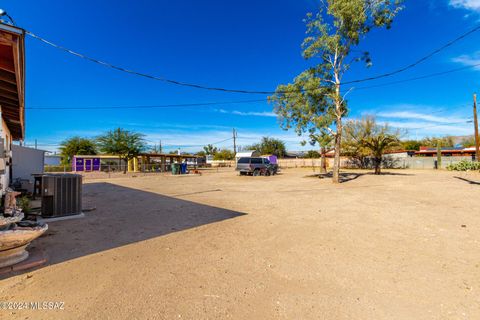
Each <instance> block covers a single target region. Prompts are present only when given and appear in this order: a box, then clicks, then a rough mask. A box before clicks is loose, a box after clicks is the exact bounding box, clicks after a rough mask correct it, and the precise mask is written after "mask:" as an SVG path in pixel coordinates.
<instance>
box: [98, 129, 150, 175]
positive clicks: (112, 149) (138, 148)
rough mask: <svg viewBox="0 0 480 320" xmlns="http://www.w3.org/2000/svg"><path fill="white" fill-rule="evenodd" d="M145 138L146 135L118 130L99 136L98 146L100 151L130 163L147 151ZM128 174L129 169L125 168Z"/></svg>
mask: <svg viewBox="0 0 480 320" xmlns="http://www.w3.org/2000/svg"><path fill="white" fill-rule="evenodd" d="M143 137H144V135H143V134H141V133H137V132H133V131H128V130H125V129H122V128H117V129H115V130H111V131H108V132H106V133H105V134H103V135H101V136H99V137H98V138H97V144H98V147H99V149H100V151H102V152H104V153H108V154H113V155H117V156H118V157H119V158H120V159H122V160H125V162H128V160H130V159H133V158H134V157H136V156H137V155H138V154H139V153H141V152H142V151H144V150H145V149H146V144H145V140H144V138H143ZM126 172H127V168H126V167H125V169H124V173H126Z"/></svg>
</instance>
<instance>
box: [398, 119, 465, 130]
mask: <svg viewBox="0 0 480 320" xmlns="http://www.w3.org/2000/svg"><path fill="white" fill-rule="evenodd" d="M471 122H472V120H468V121H461V122H450V123H440V124H436V125H432V126H426V127H419V128H403V129H407V130H420V129H427V128H434V127H441V126H452V125H455V124H465V123H471Z"/></svg>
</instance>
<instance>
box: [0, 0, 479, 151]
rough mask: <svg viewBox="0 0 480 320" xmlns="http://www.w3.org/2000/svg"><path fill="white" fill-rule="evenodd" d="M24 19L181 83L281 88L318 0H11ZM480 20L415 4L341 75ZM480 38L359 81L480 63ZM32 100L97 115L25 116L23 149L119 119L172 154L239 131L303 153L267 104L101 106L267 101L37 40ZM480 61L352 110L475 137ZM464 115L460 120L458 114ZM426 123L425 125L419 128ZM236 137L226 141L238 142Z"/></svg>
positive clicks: (416, 53)
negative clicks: (361, 61) (362, 60)
mask: <svg viewBox="0 0 480 320" xmlns="http://www.w3.org/2000/svg"><path fill="white" fill-rule="evenodd" d="M0 3H1V7H2V8H4V9H6V10H7V11H8V12H9V14H10V15H11V16H13V17H14V19H15V21H16V23H17V25H19V26H21V27H23V28H25V29H27V30H29V31H31V32H33V33H35V34H38V35H40V36H42V37H44V38H46V39H48V40H50V41H52V42H55V43H57V44H59V45H62V46H65V47H68V48H71V49H73V50H76V51H79V52H81V53H84V54H86V55H89V56H92V57H94V58H98V59H101V60H104V61H108V62H110V63H112V64H116V65H120V66H123V67H126V68H129V69H133V70H137V71H140V72H145V73H150V74H154V75H158V76H162V77H166V78H171V79H176V80H180V81H185V82H192V83H198V84H204V85H208V86H220V87H227V88H240V89H248V90H267V91H268V90H274V89H275V87H276V86H277V85H278V84H280V83H287V82H289V81H291V80H292V79H293V77H295V76H296V75H297V74H298V73H300V72H301V71H302V70H303V69H305V67H306V65H307V63H306V62H305V61H304V60H303V58H302V57H301V50H300V44H301V42H302V40H303V37H304V35H305V26H304V24H303V22H302V19H303V18H304V16H305V14H306V13H307V12H309V11H314V10H315V8H316V7H317V6H318V2H317V1H313V0H275V1H274V0H262V1H258V0H244V1H224V0H205V1H194V0H189V1H187V0H184V1H154V0H150V1H147V0H139V1H118V0H117V1H106V0H104V1H102V0H96V1H91V0H83V1H54V0H48V1H45V0H36V1H1V2H0ZM479 23H480V0H423V1H417V0H406V1H405V10H403V11H402V12H401V13H400V15H399V16H398V18H397V19H396V21H395V23H394V25H393V28H392V29H391V30H385V29H381V30H374V31H373V32H371V33H370V34H369V35H368V37H367V38H366V39H365V40H364V41H363V42H362V44H361V46H360V47H359V49H360V50H368V51H369V52H370V53H371V55H372V58H373V63H374V65H373V67H372V68H369V69H365V68H363V66H360V65H359V66H356V67H354V68H353V69H352V70H351V72H350V74H349V75H348V76H347V77H346V78H345V80H349V79H350V80H351V79H357V78H363V77H366V76H371V75H376V74H379V73H383V72H387V71H391V70H394V69H397V68H399V67H402V66H404V65H406V64H409V63H411V62H413V61H415V60H416V59H418V58H420V57H422V56H423V55H425V54H427V53H429V52H430V51H432V50H433V49H436V48H437V47H439V46H441V45H443V44H444V43H446V42H447V41H449V40H451V39H453V38H455V37H457V36H458V35H460V34H462V33H464V32H465V31H467V30H470V29H471V28H473V27H474V26H476V25H477V24H479ZM479 40H480V32H477V33H475V34H473V35H472V36H470V37H469V38H467V39H465V40H463V41H461V42H459V43H457V44H456V45H455V46H453V47H451V48H449V49H447V50H445V51H443V52H442V53H440V54H438V55H436V56H435V57H433V58H432V59H430V60H428V61H427V62H425V63H423V64H421V65H420V66H418V67H417V68H414V69H411V70H409V71H407V72H405V73H403V74H400V75H398V76H395V77H392V78H388V79H383V80H378V81H373V82H369V83H365V84H362V85H358V87H361V86H364V85H367V86H369V85H377V84H383V83H385V82H389V81H394V80H402V79H407V78H410V77H415V76H419V75H424V74H429V73H432V72H439V71H444V70H448V69H452V68H457V67H460V66H463V65H472V64H477V63H480V48H479V45H478V43H479ZM26 55H27V60H26V61H27V79H26V80H27V82H26V90H27V94H26V106H27V108H29V107H31V108H34V107H42V106H45V107H92V109H91V110H82V111H79V110H75V111H52V110H34V109H31V110H27V132H26V136H27V137H26V143H27V144H30V145H31V144H33V142H34V140H35V139H37V140H38V145H39V147H41V148H44V149H47V150H54V149H55V148H56V145H58V143H59V142H60V141H62V140H63V139H65V138H68V137H70V136H74V135H80V136H87V137H94V136H96V135H98V134H100V133H102V132H104V131H106V130H109V129H113V128H115V127H119V126H120V127H123V128H126V129H130V130H136V131H139V132H142V133H144V134H146V138H147V140H148V141H149V143H151V144H154V143H158V141H159V140H162V143H163V145H164V146H165V147H166V148H167V150H168V149H175V148H177V147H181V149H182V150H184V151H195V150H199V149H200V147H198V146H199V145H204V144H207V143H212V142H216V141H221V140H224V139H227V138H229V137H231V130H232V128H233V127H235V128H236V129H237V131H238V136H239V142H238V143H239V144H240V145H248V144H251V143H254V142H256V141H257V140H259V139H260V137H262V136H272V137H278V138H281V139H283V140H284V141H286V142H287V146H288V148H289V149H290V150H301V149H311V148H312V147H309V146H307V147H301V146H300V144H299V141H301V140H302V138H299V137H297V136H296V135H295V133H294V132H289V131H288V132H287V131H283V130H281V129H280V128H279V125H278V121H277V119H276V118H275V115H274V114H273V113H272V106H271V105H269V104H268V103H266V102H256V103H242V104H231V105H228V104H225V105H216V106H208V107H191V108H182V109H136V110H132V109H121V110H99V109H97V108H95V107H98V106H135V105H164V104H178V103H198V102H212V101H215V102H222V101H236V100H251V99H262V98H264V97H265V96H262V95H243V94H234V93H220V92H210V91H202V90H198V89H193V88H185V87H177V86H173V85H169V84H165V83H162V82H158V81H153V80H149V79H145V78H141V77H138V76H134V75H129V74H124V73H121V72H118V71H115V70H112V69H109V68H105V67H102V66H100V65H97V64H93V63H91V62H88V61H86V60H83V59H80V58H78V57H75V56H71V55H68V54H66V53H64V52H61V51H58V50H56V49H54V48H52V47H49V46H47V45H45V44H43V43H41V42H39V41H38V40H35V39H32V38H30V37H27V39H26ZM479 72H480V68H478V69H473V68H472V69H470V70H466V71H462V72H458V73H452V74H449V75H445V76H442V77H436V78H431V79H426V80H420V81H414V82H408V83H402V84H396V85H391V86H384V87H378V88H370V89H364V90H362V89H360V88H358V89H354V90H353V91H352V92H351V93H350V95H349V106H350V108H351V112H350V115H349V116H350V117H351V118H358V117H361V116H362V115H363V114H376V115H377V117H378V120H379V121H381V122H389V123H390V124H391V125H393V126H395V127H399V128H404V129H410V130H409V133H408V136H409V137H415V136H416V137H419V138H420V137H423V136H426V135H446V134H451V135H466V134H471V133H472V131H473V129H472V125H471V124H468V123H466V121H467V120H468V119H469V118H471V116H472V115H471V104H472V102H471V100H472V94H473V93H474V92H475V91H476V90H478V88H479V87H480V81H478V75H479V74H480V73H479ZM462 121H465V123H460V124H451V123H456V122H462ZM416 128H421V129H416ZM231 145H232V141H226V142H224V143H220V144H218V146H220V147H231Z"/></svg>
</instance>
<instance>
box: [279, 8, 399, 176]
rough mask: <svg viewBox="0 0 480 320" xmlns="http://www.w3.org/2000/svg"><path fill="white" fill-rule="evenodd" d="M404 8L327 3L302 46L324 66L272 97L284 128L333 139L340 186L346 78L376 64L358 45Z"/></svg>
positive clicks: (312, 137)
mask: <svg viewBox="0 0 480 320" xmlns="http://www.w3.org/2000/svg"><path fill="white" fill-rule="evenodd" d="M401 8H402V6H401V1H400V0H394V1H391V0H326V1H322V6H321V8H320V11H319V12H318V13H317V14H316V15H313V14H312V13H309V14H308V15H307V18H306V20H305V21H306V25H307V34H308V35H307V37H306V38H305V40H304V41H303V44H302V48H303V57H304V58H305V59H307V60H310V59H315V60H318V61H319V62H318V63H317V64H315V65H314V66H312V67H310V68H309V69H307V70H305V71H304V72H302V73H301V74H300V75H298V76H297V77H296V78H295V79H294V81H293V83H290V84H287V85H279V86H278V87H277V90H276V93H275V94H274V95H273V96H272V97H270V100H271V101H272V102H273V103H274V105H275V111H276V113H277V114H278V115H279V117H280V119H281V120H282V127H283V128H285V129H290V128H291V127H295V131H296V132H297V134H299V135H302V134H305V133H307V134H308V136H309V140H310V142H311V143H317V142H320V141H322V140H323V139H324V138H325V137H326V136H331V137H332V138H333V142H334V147H335V159H334V166H333V182H334V183H338V182H339V172H340V148H341V141H342V119H343V117H344V116H345V115H346V114H347V112H348V108H347V101H346V99H345V98H346V97H345V96H346V93H345V94H342V92H341V89H342V80H343V76H344V75H345V73H346V72H347V71H348V70H349V69H350V66H351V64H352V63H353V62H359V61H363V62H365V63H366V64H367V66H369V65H370V64H371V60H370V56H369V53H368V52H363V53H362V54H360V55H355V54H356V52H357V51H356V50H354V47H356V46H358V44H359V43H360V40H361V39H363V38H364V37H365V36H366V34H367V33H368V32H370V31H371V30H372V29H373V28H375V27H386V28H390V26H391V24H392V22H393V18H394V17H395V15H396V14H397V13H398V12H399V10H401ZM347 93H348V92H347Z"/></svg>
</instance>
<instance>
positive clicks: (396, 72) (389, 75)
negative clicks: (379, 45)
mask: <svg viewBox="0 0 480 320" xmlns="http://www.w3.org/2000/svg"><path fill="white" fill-rule="evenodd" d="M478 30H480V25H478V26H476V27H475V28H473V29H472V30H470V31H467V32H466V33H464V34H462V35H460V36H459V37H457V38H455V39H453V40H451V41H449V42H447V43H446V44H444V45H443V46H441V47H440V48H438V49H435V50H433V51H432V52H430V53H429V54H427V55H426V56H424V57H422V58H420V59H418V60H417V61H415V62H413V63H411V64H409V65H407V66H405V67H402V68H400V69H397V70H395V71H391V72H387V73H384V74H380V75H377V76H374V77H369V78H363V79H358V80H352V81H347V82H344V83H343V84H350V83H358V82H365V81H371V80H377V79H381V78H386V77H391V76H393V75H395V74H398V73H401V72H404V71H406V70H408V69H411V68H414V67H416V66H417V65H419V64H421V63H422V62H424V61H426V60H428V59H430V58H431V57H433V56H434V55H436V54H437V53H439V52H441V51H443V50H445V49H447V48H448V47H451V46H452V45H454V44H455V43H456V42H458V41H460V40H462V39H464V38H466V37H468V36H469V35H471V34H472V33H475V32H477V31H478Z"/></svg>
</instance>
